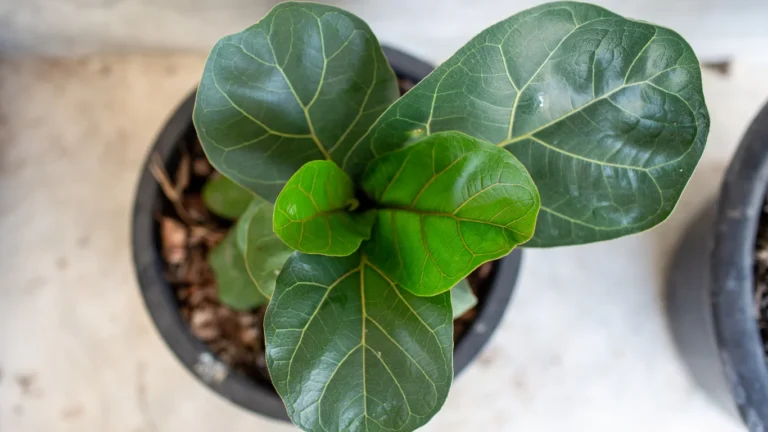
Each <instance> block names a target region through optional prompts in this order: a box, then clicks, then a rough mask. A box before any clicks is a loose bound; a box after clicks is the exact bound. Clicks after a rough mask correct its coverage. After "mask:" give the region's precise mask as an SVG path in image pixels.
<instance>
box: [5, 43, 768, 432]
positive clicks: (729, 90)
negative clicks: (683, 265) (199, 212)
mask: <svg viewBox="0 0 768 432" xmlns="http://www.w3.org/2000/svg"><path fill="white" fill-rule="evenodd" d="M203 61H204V58H203V57H201V56H183V55H172V56H146V55H131V56H113V57H103V56H101V57H91V58H84V59H74V60H44V59H30V60H14V61H2V62H0V431H2V432H107V431H108V432H208V431H214V430H217V431H218V430H223V431H232V432H237V431H260V432H279V431H289V430H293V428H292V427H290V426H288V425H285V424H279V423H276V422H273V421H270V420H266V419H264V418H261V417H258V416H255V415H252V414H250V413H247V412H244V411H242V410H240V409H239V408H237V407H235V406H233V405H230V404H229V403H228V402H226V401H224V400H222V399H220V398H219V397H218V396H216V395H215V394H213V393H212V392H210V391H209V390H208V389H206V388H205V387H204V386H202V385H201V384H199V383H198V382H197V381H196V380H194V378H192V376H190V375H189V374H188V373H187V372H186V371H185V370H183V369H182V368H181V366H180V365H179V364H178V363H177V362H176V360H175V359H174V358H173V357H172V355H171V353H170V352H169V351H168V350H167V349H166V347H165V346H164V344H163V343H162V342H161V340H160V338H159V335H158V334H157V333H156V331H155V329H154V328H153V326H152V324H151V322H150V320H149V318H148V316H147V313H146V311H145V310H144V308H143V305H142V303H141V299H140V296H139V291H138V286H137V283H136V280H135V279H134V274H133V267H132V262H131V258H130V242H129V221H130V209H131V204H132V202H131V200H132V197H133V192H134V187H135V185H136V181H137V174H138V172H139V169H140V166H141V163H142V161H143V158H144V157H145V155H146V152H147V151H148V149H149V146H150V145H151V143H152V139H153V137H154V135H155V134H156V133H157V131H158V129H159V128H160V127H161V125H162V123H163V121H164V120H165V118H166V117H167V116H168V115H169V114H170V113H171V112H172V110H173V108H174V106H175V105H176V104H177V103H178V102H179V101H180V100H181V99H182V98H183V97H184V96H185V95H186V94H187V92H189V91H190V89H192V88H193V86H194V84H195V82H196V80H197V79H198V77H199V74H200V72H201V67H202V65H203ZM766 73H768V64H763V65H758V64H749V63H739V62H737V63H736V64H734V66H733V68H732V71H731V73H730V75H728V76H722V75H719V74H716V73H711V72H707V73H706V74H705V93H706V97H707V101H708V104H709V106H710V110H711V114H712V131H711V134H710V140H709V146H708V149H707V151H706V153H705V156H704V159H703V161H702V164H701V166H700V167H699V169H698V170H697V172H696V174H695V176H694V179H693V181H692V183H691V185H690V187H689V189H688V190H687V191H686V193H685V194H684V196H683V199H682V202H681V204H680V206H679V208H678V210H677V212H676V213H675V214H674V215H673V216H672V218H670V220H669V221H667V222H666V223H664V224H663V225H661V226H660V227H658V228H656V229H653V230H651V231H649V232H646V233H643V234H640V235H636V236H632V237H628V238H624V239H620V240H616V241H611V242H605V243H601V244H594V245H588V246H581V247H572V248H560V249H550V250H531V251H528V252H527V253H526V256H525V259H524V264H523V269H522V274H521V278H520V281H519V286H518V291H517V293H516V294H515V297H514V301H513V303H512V305H511V308H510V310H509V312H508V313H507V315H506V317H505V319H504V321H503V323H502V325H501V328H500V330H499V331H498V333H497V334H496V335H495V336H494V337H493V339H492V340H491V343H490V345H489V347H488V348H487V349H486V350H485V351H484V353H483V354H482V355H481V357H480V358H479V359H478V360H477V362H475V364H473V365H472V366H471V367H470V368H469V369H468V370H467V372H466V373H465V374H464V375H463V376H461V377H460V378H459V379H458V380H457V382H456V383H455V385H454V387H453V389H452V391H451V394H450V397H449V399H448V402H447V403H446V406H445V408H444V409H443V411H442V412H441V413H440V414H439V415H438V416H437V417H436V418H435V419H434V421H433V422H432V423H430V424H429V425H428V426H427V427H425V428H424V429H423V430H424V431H427V432H430V431H435V432H437V431H467V430H477V431H510V432H511V431H526V432H549V431H552V432H555V431H561V430H570V431H576V432H581V431H583V432H614V431H622V432H635V431H636V432H647V431H654V432H666V431H669V432H681V431H682V432H686V431H692V432H693V431H695V432H737V431H740V430H742V429H741V428H740V426H739V423H738V421H737V420H735V419H733V418H731V417H729V416H728V415H727V414H725V413H724V412H723V411H722V410H720V409H719V408H718V407H717V406H715V405H714V404H713V403H712V402H710V401H709V400H708V399H707V398H706V397H705V396H703V395H702V394H701V393H700V392H699V391H698V390H697V389H696V388H695V387H694V386H693V384H692V383H691V381H690V380H689V379H688V377H687V373H686V370H685V369H684V367H683V366H682V364H681V362H680V360H679V359H678V357H677V354H676V353H675V351H674V347H673V345H672V342H671V337H670V335H669V333H668V331H667V328H666V324H665V321H664V316H663V308H662V304H661V303H662V300H661V299H662V296H661V290H662V288H663V278H664V268H665V266H666V263H667V259H668V258H669V256H670V254H671V252H672V249H673V248H674V245H675V244H676V242H677V240H678V238H679V236H680V235H681V234H682V227H683V226H684V225H685V224H686V222H687V221H688V220H689V219H690V218H691V217H692V216H693V214H694V213H695V212H696V210H697V209H698V208H699V207H700V206H701V205H702V204H703V203H704V202H706V200H707V199H709V198H710V197H711V196H712V195H713V194H714V193H715V192H716V189H717V185H718V183H719V179H720V177H721V175H722V172H723V170H724V168H725V166H726V164H727V161H728V159H729V157H730V155H731V153H732V151H733V149H734V148H735V145H736V143H737V142H738V140H739V137H740V136H741V134H742V132H743V130H744V128H745V126H746V125H747V124H748V122H749V120H750V118H751V116H752V115H753V114H754V113H755V112H756V110H757V108H758V107H759V106H760V105H761V104H762V103H763V102H764V101H765V100H766V99H768V82H767V81H766V80H765V76H766Z"/></svg>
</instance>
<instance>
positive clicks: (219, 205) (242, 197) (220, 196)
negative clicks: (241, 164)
mask: <svg viewBox="0 0 768 432" xmlns="http://www.w3.org/2000/svg"><path fill="white" fill-rule="evenodd" d="M202 197H203V202H204V203H205V206H206V207H208V210H210V211H212V212H214V213H216V214H217V215H219V216H221V217H223V218H226V219H232V220H234V219H237V218H239V217H240V215H242V214H243V212H244V211H245V209H247V208H248V204H250V203H251V200H253V194H252V193H251V192H250V191H249V190H248V189H245V188H243V187H242V186H240V185H239V184H237V183H235V182H233V181H232V180H230V179H228V178H227V177H224V176H218V177H214V178H212V179H210V180H208V182H207V183H205V185H204V186H203V192H202Z"/></svg>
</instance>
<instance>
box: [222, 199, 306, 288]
mask: <svg viewBox="0 0 768 432" xmlns="http://www.w3.org/2000/svg"><path fill="white" fill-rule="evenodd" d="M273 211H274V206H273V205H272V203H270V202H268V201H267V200H265V199H263V198H261V197H258V196H254V198H253V201H252V202H251V205H250V206H248V209H247V210H246V211H245V213H244V214H243V216H242V217H241V218H240V219H239V220H238V221H237V225H236V227H235V231H236V233H237V234H236V235H237V246H238V248H239V249H240V250H241V251H243V255H244V258H245V266H246V270H247V271H248V276H249V277H250V278H251V281H252V282H253V285H254V286H255V287H256V289H257V290H259V292H260V293H261V294H262V295H263V296H264V297H266V298H271V297H272V292H273V291H274V290H275V281H276V280H277V275H278V273H279V272H280V269H281V268H282V267H283V264H285V261H286V260H287V259H288V257H289V256H291V254H292V253H293V249H291V248H289V247H288V246H286V244H285V243H283V241H282V240H280V238H279V237H277V235H276V234H275V233H274V231H272V213H273Z"/></svg>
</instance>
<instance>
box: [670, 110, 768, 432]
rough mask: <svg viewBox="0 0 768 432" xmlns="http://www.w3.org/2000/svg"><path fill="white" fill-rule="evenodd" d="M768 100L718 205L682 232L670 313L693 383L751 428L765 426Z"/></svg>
mask: <svg viewBox="0 0 768 432" xmlns="http://www.w3.org/2000/svg"><path fill="white" fill-rule="evenodd" d="M767 125H768V105H766V106H764V107H763V109H762V110H761V111H760V113H758V114H757V116H756V118H755V119H754V121H753V122H752V124H751V126H750V127H749V129H748V130H747V132H746V134H745V135H744V138H743V139H742V141H741V144H740V145H739V148H738V150H737V152H736V154H735V155H734V157H733V160H732V161H731V164H730V166H729V167H728V170H727V172H726V176H725V180H724V182H723V185H722V188H721V190H720V196H719V198H718V199H717V201H716V202H714V203H711V204H710V205H708V206H706V207H705V208H704V210H703V211H702V212H701V214H700V215H699V217H698V218H697V219H696V220H695V221H694V223H692V224H691V226H690V227H689V229H688V231H687V232H686V234H685V236H684V238H683V240H682V242H681V244H680V247H679V249H678V251H677V253H676V255H675V259H674V261H673V263H672V266H671V268H670V273H669V279H668V291H667V297H668V302H667V305H668V312H669V319H670V322H671V324H672V329H673V333H674V335H675V339H676V342H677V344H678V347H679V348H680V351H681V353H682V354H683V356H684V357H685V359H686V360H687V363H688V365H689V367H690V370H691V372H692V373H693V376H694V378H695V379H696V380H697V381H698V383H699V384H700V385H701V386H702V387H703V388H704V389H705V390H707V392H708V393H709V394H710V396H712V397H713V398H714V399H715V400H717V401H718V402H720V403H721V405H722V406H723V407H725V408H727V409H729V410H731V411H732V412H734V413H735V412H737V410H738V412H739V413H740V414H741V417H742V418H743V420H744V423H745V424H746V425H747V427H748V428H749V430H750V431H762V430H765V427H766V425H767V424H768V369H766V352H767V350H766V340H768V338H766V336H768V333H767V332H768V330H766V329H768V324H767V322H768V321H767V317H768V309H767V307H768V299H766V295H768V253H767V252H766V248H767V247H768V237H767V236H768V230H767V229H766V226H768V223H767V222H768V218H766V216H765V213H766V208H768V207H766V202H765V201H766V191H768V151H766V150H768V126H767Z"/></svg>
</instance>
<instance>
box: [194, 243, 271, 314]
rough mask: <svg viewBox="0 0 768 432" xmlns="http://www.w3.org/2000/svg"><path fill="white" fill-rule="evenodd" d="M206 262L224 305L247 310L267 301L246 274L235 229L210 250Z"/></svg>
mask: <svg viewBox="0 0 768 432" xmlns="http://www.w3.org/2000/svg"><path fill="white" fill-rule="evenodd" d="M208 263H209V264H210V265H211V269H212V270H213V274H214V276H215V278H216V284H217V289H218V294H219V299H220V300H221V302H222V303H224V304H225V305H227V306H229V307H231V308H232V309H235V310H248V309H252V308H255V307H257V306H260V305H263V304H264V303H266V302H267V298H266V297H265V296H264V295H262V294H261V293H260V292H259V290H257V289H256V288H255V287H254V285H253V282H252V281H251V278H250V277H249V276H248V270H247V269H246V268H245V258H244V257H243V253H242V252H241V251H240V249H239V248H238V247H237V240H236V232H235V231H230V233H229V234H228V235H227V236H226V237H224V240H222V241H221V243H219V244H218V245H216V247H215V248H213V250H211V252H210V254H209V255H208Z"/></svg>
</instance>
